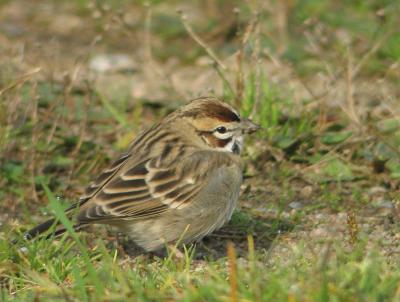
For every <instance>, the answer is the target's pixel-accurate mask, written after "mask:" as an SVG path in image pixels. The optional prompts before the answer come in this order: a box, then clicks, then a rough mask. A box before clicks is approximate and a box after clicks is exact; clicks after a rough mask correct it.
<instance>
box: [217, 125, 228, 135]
mask: <svg viewBox="0 0 400 302" xmlns="http://www.w3.org/2000/svg"><path fill="white" fill-rule="evenodd" d="M215 130H216V131H217V132H218V133H221V134H223V133H225V132H226V128H225V127H224V126H220V127H218V128H217V129H215Z"/></svg>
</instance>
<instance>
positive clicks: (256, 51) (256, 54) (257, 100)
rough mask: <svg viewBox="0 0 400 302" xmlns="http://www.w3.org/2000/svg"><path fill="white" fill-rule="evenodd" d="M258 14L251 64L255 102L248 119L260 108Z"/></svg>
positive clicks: (256, 14)
mask: <svg viewBox="0 0 400 302" xmlns="http://www.w3.org/2000/svg"><path fill="white" fill-rule="evenodd" d="M259 15H260V14H259V13H258V12H256V13H255V22H254V36H255V41H254V51H253V55H252V57H253V64H255V89H256V91H255V100H254V104H253V109H252V112H251V114H250V118H252V117H253V116H254V115H255V114H256V113H257V110H258V109H259V107H260V101H261V95H260V89H261V64H260V63H261V62H260V49H261V45H260V44H261V43H260V20H259Z"/></svg>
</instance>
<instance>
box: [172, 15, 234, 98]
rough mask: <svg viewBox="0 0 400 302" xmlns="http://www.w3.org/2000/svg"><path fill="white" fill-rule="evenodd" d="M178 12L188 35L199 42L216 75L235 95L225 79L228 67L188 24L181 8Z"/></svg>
mask: <svg viewBox="0 0 400 302" xmlns="http://www.w3.org/2000/svg"><path fill="white" fill-rule="evenodd" d="M178 14H179V15H180V16H181V21H182V24H183V26H184V28H185V29H186V31H187V32H188V34H189V36H190V37H191V38H192V39H193V40H194V41H195V42H196V43H197V44H199V45H200V46H201V47H202V48H203V49H204V51H205V52H206V53H207V54H208V56H209V57H210V58H211V59H212V61H213V62H214V65H213V66H214V67H215V69H216V70H217V72H218V75H219V76H220V77H221V78H222V80H223V81H224V83H225V84H226V85H227V87H228V89H229V91H230V93H231V94H232V95H233V96H235V92H234V90H233V88H232V85H231V84H230V83H229V81H228V80H227V77H226V75H225V71H226V70H228V68H227V67H226V66H225V65H224V63H222V61H221V60H220V59H219V58H218V57H217V55H216V54H215V53H214V51H213V50H212V49H211V48H210V47H209V46H208V45H207V44H206V43H205V42H204V41H203V40H202V39H201V38H200V37H199V36H198V35H197V34H196V33H195V32H194V30H193V28H192V27H191V26H190V24H189V23H188V22H187V16H186V15H185V14H184V13H183V11H182V10H178Z"/></svg>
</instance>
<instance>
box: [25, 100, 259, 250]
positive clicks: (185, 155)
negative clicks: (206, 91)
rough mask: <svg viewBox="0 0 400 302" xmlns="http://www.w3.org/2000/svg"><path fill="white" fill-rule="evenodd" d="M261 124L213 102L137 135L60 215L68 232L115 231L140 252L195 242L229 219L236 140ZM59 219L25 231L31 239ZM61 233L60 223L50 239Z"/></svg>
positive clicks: (193, 105) (236, 171)
mask: <svg viewBox="0 0 400 302" xmlns="http://www.w3.org/2000/svg"><path fill="white" fill-rule="evenodd" d="M259 128H260V127H259V126H258V125H256V124H255V123H253V122H252V121H251V120H249V119H246V118H243V117H241V116H240V115H239V113H238V112H237V111H236V110H234V109H233V108H232V107H231V106H230V105H228V104H227V103H225V102H222V101H220V100H218V99H217V98H213V97H203V98H199V99H195V100H193V101H191V102H189V103H187V104H186V105H184V106H182V107H181V108H179V109H177V110H176V111H174V112H172V113H170V114H169V115H167V116H166V117H165V118H164V119H163V120H162V121H161V122H159V123H157V124H155V125H154V126H152V127H151V128H150V129H148V130H145V131H143V132H142V133H141V134H139V135H138V136H137V137H136V138H135V139H134V140H133V142H132V143H131V145H130V147H129V149H128V151H127V152H126V153H125V154H123V155H122V156H121V157H119V158H118V159H117V160H116V161H114V162H113V163H112V164H111V166H109V167H108V168H107V169H105V170H103V171H102V173H100V174H99V175H98V177H97V178H96V179H95V180H94V181H93V182H92V183H90V185H89V186H88V187H87V188H86V191H85V193H84V195H83V196H82V197H81V198H80V200H79V201H78V202H77V203H76V204H74V205H72V206H71V207H70V208H68V209H67V210H66V214H67V217H69V218H70V219H72V220H73V221H74V228H75V229H76V230H78V229H81V228H82V227H85V226H87V225H90V224H107V225H111V226H115V227H117V228H118V229H119V230H120V231H122V232H124V233H126V234H128V236H129V237H130V238H131V239H132V240H133V241H134V242H135V244H137V245H138V246H140V247H142V248H143V249H144V250H145V251H148V252H151V251H157V250H160V249H162V248H163V247H165V246H166V245H172V244H176V243H180V244H189V243H191V242H195V241H199V240H201V239H202V238H203V237H205V236H207V235H208V234H210V233H211V232H213V231H214V230H216V229H218V228H220V227H222V226H223V225H224V224H225V223H226V222H227V221H229V220H230V218H231V216H232V213H233V211H234V209H235V207H236V205H237V203H238V199H239V193H240V186H241V183H242V179H243V176H242V162H241V158H240V154H241V152H242V150H243V139H244V136H245V135H246V134H250V133H253V132H255V131H257V130H258V129H259ZM57 223H59V222H57V221H56V219H50V220H48V221H46V222H44V223H42V224H40V225H38V226H37V227H35V228H33V229H31V230H30V231H28V232H27V233H25V236H24V237H25V238H26V239H32V238H35V237H37V236H38V235H40V234H42V233H44V232H46V231H48V230H49V229H50V228H51V227H52V226H53V225H54V224H57ZM65 231H66V230H65V228H63V227H62V226H58V229H56V230H55V231H54V233H53V234H51V235H49V236H51V237H53V236H58V235H61V234H62V233H64V232H65Z"/></svg>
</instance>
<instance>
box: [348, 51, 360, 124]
mask: <svg viewBox="0 0 400 302" xmlns="http://www.w3.org/2000/svg"><path fill="white" fill-rule="evenodd" d="M353 75H354V72H353V57H352V55H351V52H350V47H348V48H347V77H346V80H347V81H346V84H347V96H346V100H347V106H348V108H347V110H348V113H347V114H348V115H349V117H350V118H351V119H352V120H353V122H355V123H356V124H357V125H358V126H360V120H359V118H358V116H357V114H356V111H355V105H354V88H353ZM347 110H344V111H345V112H346V111H347Z"/></svg>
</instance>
